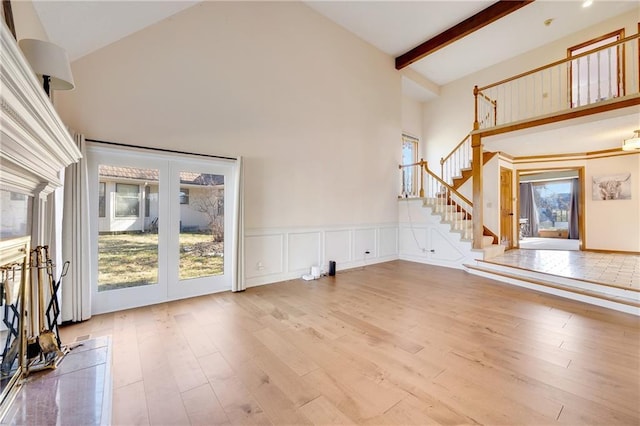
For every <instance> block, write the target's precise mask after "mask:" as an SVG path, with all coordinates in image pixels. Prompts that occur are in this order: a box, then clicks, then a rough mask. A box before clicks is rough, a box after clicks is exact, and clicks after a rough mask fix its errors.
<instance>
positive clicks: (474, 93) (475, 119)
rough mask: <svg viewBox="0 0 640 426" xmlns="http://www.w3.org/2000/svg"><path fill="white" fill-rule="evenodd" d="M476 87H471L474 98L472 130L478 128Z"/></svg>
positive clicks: (477, 91)
mask: <svg viewBox="0 0 640 426" xmlns="http://www.w3.org/2000/svg"><path fill="white" fill-rule="evenodd" d="M478 93H479V90H478V86H473V98H474V102H473V103H474V112H473V130H478V129H479V128H480V122H479V121H478Z"/></svg>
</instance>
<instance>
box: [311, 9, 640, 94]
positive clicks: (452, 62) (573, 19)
mask: <svg viewBox="0 0 640 426" xmlns="http://www.w3.org/2000/svg"><path fill="white" fill-rule="evenodd" d="M492 3H494V1H417V2H411V1H408V2H405V1H393V2H392V1H387V2H384V1H382V2H375V1H363V2H358V1H337V2H328V1H320V2H314V1H311V2H307V4H308V5H309V6H311V7H312V8H314V9H315V10H317V11H318V12H320V13H322V14H323V15H325V16H326V17H328V18H329V19H331V20H332V21H334V22H336V23H338V24H340V25H342V26H343V27H345V28H346V29H348V30H349V31H351V32H353V33H354V34H356V35H358V36H359V37H361V38H362V39H364V40H366V41H368V42H369V43H371V44H372V45H374V46H376V47H377V48H379V49H380V50H382V51H383V52H385V53H388V54H389V55H392V56H394V57H395V56H399V55H400V54H402V53H405V52H407V51H408V50H410V49H411V48H413V47H415V46H417V45H419V44H420V43H422V42H424V41H426V40H428V39H430V38H432V37H434V36H436V35H438V34H439V33H441V32H442V31H444V30H446V29H447V28H450V27H451V26H453V25H455V24H457V23H458V22H461V21H463V20H464V19H466V18H469V17H470V16H472V15H474V14H475V13H477V12H479V11H481V10H482V9H484V8H486V7H488V6H489V5H491V4H492ZM634 8H635V9H636V11H640V6H639V3H638V2H637V1H602V0H600V1H598V0H596V1H595V2H594V3H593V4H592V5H591V6H590V7H588V8H583V7H582V2H580V1H548V0H547V1H545V0H538V1H534V2H533V3H531V4H528V5H526V6H524V7H522V8H520V9H518V10H517V11H515V12H513V13H511V14H509V15H507V16H506V17H504V18H502V19H499V20H498V21H496V22H494V23H492V24H491V25H488V26H486V27H484V28H482V29H480V30H478V31H476V32H474V33H472V34H471V35H469V36H467V37H464V38H463V39H462V40H459V41H457V42H455V43H452V44H450V45H448V46H446V47H445V48H443V49H441V50H439V51H437V52H435V53H432V54H431V55H429V56H427V57H426V58H423V59H422V60H420V61H418V62H416V63H414V64H413V65H411V67H412V68H413V69H414V70H416V71H417V72H419V73H420V74H422V75H423V76H425V77H426V78H428V79H429V80H431V81H432V82H434V83H436V84H437V85H440V86H441V85H444V84H447V83H450V82H452V81H454V80H457V79H459V78H461V77H464V76H466V75H469V74H473V73H475V72H477V71H479V70H481V69H484V68H487V67H489V66H491V65H493V64H496V63H499V62H502V61H505V60H507V59H509V58H513V57H515V56H518V55H520V54H522V53H524V52H527V51H529V50H532V49H534V48H536V47H540V46H542V45H545V44H548V43H550V42H552V41H554V40H558V39H560V38H562V37H565V36H567V35H569V34H572V33H575V32H577V31H579V30H580V29H583V28H587V27H589V26H592V25H594V24H596V23H598V22H601V21H604V20H605V19H608V18H611V17H614V16H617V15H620V14H622V13H624V12H626V11H630V10H633V9H634ZM547 19H553V22H552V23H551V25H549V26H546V25H545V24H544V21H545V20H547Z"/></svg>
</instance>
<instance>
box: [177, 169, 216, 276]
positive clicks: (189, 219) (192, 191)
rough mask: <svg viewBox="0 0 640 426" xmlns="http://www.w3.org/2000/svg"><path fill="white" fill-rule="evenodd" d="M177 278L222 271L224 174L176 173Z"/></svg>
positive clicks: (214, 273)
mask: <svg viewBox="0 0 640 426" xmlns="http://www.w3.org/2000/svg"><path fill="white" fill-rule="evenodd" d="M176 202H179V203H180V279H181V280H185V279H190V278H199V277H206V276H211V275H222V274H223V273H224V176H222V175H215V174H209V173H194V172H185V171H183V172H180V193H179V200H176Z"/></svg>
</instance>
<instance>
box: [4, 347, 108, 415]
mask: <svg viewBox="0 0 640 426" xmlns="http://www.w3.org/2000/svg"><path fill="white" fill-rule="evenodd" d="M111 394H112V388H111V339H110V337H100V338H97V339H91V340H85V341H83V342H80V345H79V346H77V347H75V348H74V349H72V350H71V351H70V352H69V353H68V354H67V355H66V356H65V357H64V358H63V359H62V360H61V361H60V363H59V364H58V367H57V368H56V369H55V370H44V371H41V372H38V373H32V374H30V375H29V376H28V377H27V378H26V379H25V380H24V382H23V385H22V387H21V389H20V391H19V393H18V395H17V396H16V399H15V401H14V402H13V404H12V405H11V407H10V408H9V411H8V412H7V415H6V416H5V418H4V419H3V420H2V424H15V425H108V424H110V422H111Z"/></svg>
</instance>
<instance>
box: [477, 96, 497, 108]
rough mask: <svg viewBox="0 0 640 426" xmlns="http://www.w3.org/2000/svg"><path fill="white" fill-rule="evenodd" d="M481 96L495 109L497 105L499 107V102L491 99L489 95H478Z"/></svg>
mask: <svg viewBox="0 0 640 426" xmlns="http://www.w3.org/2000/svg"><path fill="white" fill-rule="evenodd" d="M478 94H479V95H480V96H482V97H483V98H484V99H485V100H486V101H487V102H489V103H490V104H491V105H493V106H494V107H495V106H496V105H498V101H494V100H493V99H491V98H490V97H488V96H487V95H485V94H484V93H478Z"/></svg>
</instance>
